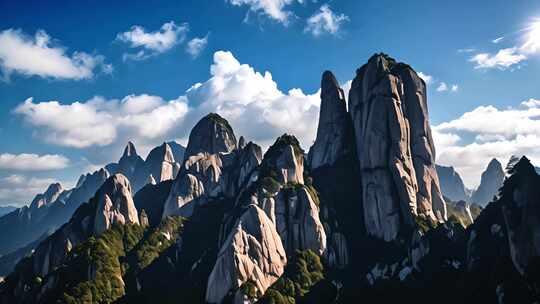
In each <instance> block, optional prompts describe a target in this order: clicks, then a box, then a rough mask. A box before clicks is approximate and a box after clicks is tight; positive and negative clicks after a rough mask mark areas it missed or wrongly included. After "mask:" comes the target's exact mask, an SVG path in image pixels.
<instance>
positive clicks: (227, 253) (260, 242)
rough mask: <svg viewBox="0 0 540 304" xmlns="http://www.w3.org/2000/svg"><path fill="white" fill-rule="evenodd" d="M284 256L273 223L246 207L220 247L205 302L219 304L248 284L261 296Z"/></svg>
mask: <svg viewBox="0 0 540 304" xmlns="http://www.w3.org/2000/svg"><path fill="white" fill-rule="evenodd" d="M286 263H287V257H286V254H285V250H284V248H283V245H282V243H281V239H280V237H279V235H278V233H277V231H276V227H275V225H274V223H272V221H271V220H270V219H269V218H268V216H267V215H266V214H265V212H264V211H263V210H261V209H260V208H259V207H257V206H255V205H250V206H248V207H247V209H246V210H245V212H244V213H243V214H242V216H240V218H239V219H238V221H237V223H236V225H235V228H234V229H233V230H232V231H231V233H230V234H229V236H228V237H227V239H226V241H225V243H224V244H223V245H222V247H221V249H220V251H219V254H218V258H217V262H216V264H215V266H214V268H213V270H212V273H211V274H210V277H209V278H208V286H207V288H206V302H208V303H221V302H222V300H223V299H224V298H225V296H226V295H227V294H228V293H229V292H236V291H237V290H238V289H239V288H240V287H241V286H242V285H243V284H244V283H246V282H248V281H250V282H253V283H254V284H255V286H256V289H257V291H258V293H260V294H264V292H265V291H266V289H268V287H270V285H272V284H273V283H274V282H275V281H277V279H278V278H279V277H280V276H281V275H282V274H283V272H284V269H285V265H286Z"/></svg>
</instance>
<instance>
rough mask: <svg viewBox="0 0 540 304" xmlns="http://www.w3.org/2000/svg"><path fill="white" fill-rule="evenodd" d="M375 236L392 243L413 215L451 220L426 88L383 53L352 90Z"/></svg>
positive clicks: (369, 229)
mask: <svg viewBox="0 0 540 304" xmlns="http://www.w3.org/2000/svg"><path fill="white" fill-rule="evenodd" d="M349 111H350V113H351V115H352V119H353V125H354V131H355V137H356V148H357V151H358V160H359V166H360V171H361V177H362V178H361V180H362V181H361V184H362V195H363V203H364V219H365V221H366V229H367V232H368V233H369V234H370V235H373V236H376V237H380V238H383V239H384V240H387V241H389V240H393V239H395V238H396V237H397V235H398V234H399V232H400V231H401V229H402V228H403V227H407V226H408V227H412V226H413V225H414V216H417V215H419V214H420V215H425V216H427V217H430V218H432V219H434V220H439V221H443V220H445V219H446V206H445V203H444V201H443V198H442V195H441V192H440V187H439V180H438V177H437V172H436V170H435V163H434V158H435V149H434V144H433V140H432V138H431V130H430V126H429V122H428V113H427V104H426V89H425V84H424V82H423V81H422V80H421V78H420V77H419V76H418V75H417V74H416V72H414V71H413V70H412V69H411V68H410V67H409V66H407V65H405V64H402V63H397V62H396V61H395V60H394V59H392V58H390V57H388V56H386V55H383V54H378V55H374V56H373V57H371V58H370V60H369V61H368V63H367V64H365V65H364V66H362V67H361V68H360V69H359V70H358V71H357V75H356V78H355V79H354V80H353V82H352V85H351V90H350V92H349Z"/></svg>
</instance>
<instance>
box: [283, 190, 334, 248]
mask: <svg viewBox="0 0 540 304" xmlns="http://www.w3.org/2000/svg"><path fill="white" fill-rule="evenodd" d="M275 218H276V227H277V230H278V233H279V235H280V237H281V240H282V242H283V245H284V246H285V249H286V251H287V253H293V252H294V250H296V249H299V250H305V249H311V250H313V251H314V252H316V253H317V254H319V255H322V254H323V253H324V252H325V250H326V234H325V231H324V227H323V225H322V223H321V221H320V219H319V207H318V206H317V205H316V204H315V202H314V201H313V198H312V197H311V194H310V193H309V192H308V191H307V189H306V188H305V187H300V188H297V187H293V188H284V189H282V190H281V191H280V192H279V193H278V194H277V195H276V197H275Z"/></svg>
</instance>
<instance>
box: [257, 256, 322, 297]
mask: <svg viewBox="0 0 540 304" xmlns="http://www.w3.org/2000/svg"><path fill="white" fill-rule="evenodd" d="M323 273H324V267H323V264H322V263H321V259H320V257H319V256H318V255H317V254H316V253H315V252H313V251H312V250H304V251H299V250H297V251H296V252H295V253H294V255H293V256H292V257H291V258H290V260H289V263H288V264H287V268H286V269H285V274H284V275H283V276H282V277H281V278H279V280H277V281H276V283H274V285H272V286H271V287H270V288H269V289H268V290H267V291H266V293H265V294H264V296H263V297H262V298H261V299H260V300H259V303H262V304H293V303H296V301H301V300H302V298H303V297H304V296H306V295H307V294H308V293H309V292H310V291H311V288H312V287H313V286H314V285H315V284H317V283H318V282H320V281H321V280H323V279H324V275H323Z"/></svg>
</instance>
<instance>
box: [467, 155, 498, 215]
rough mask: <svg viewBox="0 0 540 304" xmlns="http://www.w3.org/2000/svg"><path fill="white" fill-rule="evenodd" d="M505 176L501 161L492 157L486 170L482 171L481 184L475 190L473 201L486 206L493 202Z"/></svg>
mask: <svg viewBox="0 0 540 304" xmlns="http://www.w3.org/2000/svg"><path fill="white" fill-rule="evenodd" d="M504 177H505V173H504V170H503V167H502V165H501V163H500V162H499V161H498V160H497V159H495V158H494V159H492V160H491V161H490V162H489V164H488V165H487V167H486V170H485V171H484V172H483V173H482V176H481V178H480V185H479V186H478V189H476V190H475V191H474V192H473V194H472V196H471V201H472V202H474V203H477V204H479V205H481V206H485V205H486V204H487V203H489V202H491V201H492V200H493V197H494V196H496V195H497V194H498V192H499V188H500V187H501V186H502V184H503V181H504Z"/></svg>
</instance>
